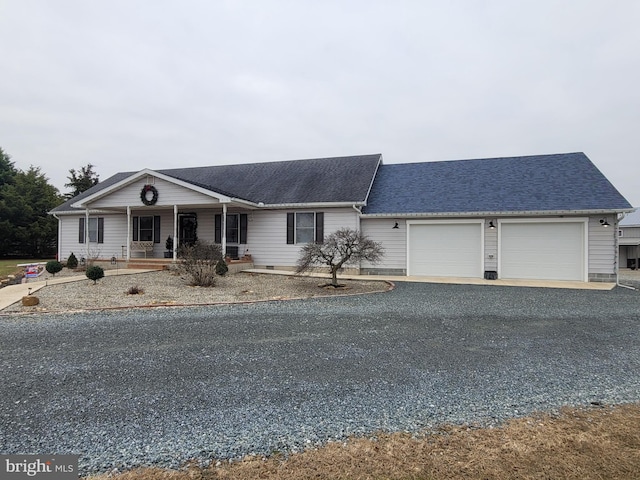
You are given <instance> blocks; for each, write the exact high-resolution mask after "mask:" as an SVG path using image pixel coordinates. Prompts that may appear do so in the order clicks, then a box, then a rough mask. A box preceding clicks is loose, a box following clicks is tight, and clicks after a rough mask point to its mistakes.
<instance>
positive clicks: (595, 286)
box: [0, 268, 616, 310]
mask: <svg viewBox="0 0 640 480" xmlns="http://www.w3.org/2000/svg"><path fill="white" fill-rule="evenodd" d="M151 271H155V270H143V269H134V268H131V269H122V270H105V272H104V274H105V276H111V275H132V274H135V273H145V272H151ZM244 272H248V273H265V274H270V275H294V272H291V271H286V270H266V269H260V268H252V269H249V270H244ZM305 276H310V277H318V278H329V275H327V274H324V273H308V274H305ZM338 278H340V279H342V280H367V281H376V280H377V281H389V282H417V283H446V284H457V285H493V286H502V287H541V288H571V289H580V290H611V289H613V287H615V286H616V285H615V283H600V282H567V281H553V280H484V279H482V278H457V277H417V276H413V277H406V276H395V275H339V276H338ZM81 280H88V279H87V277H86V276H85V275H77V276H73V277H57V278H56V277H48V278H46V279H43V280H37V279H36V280H34V279H30V280H29V282H28V283H21V284H18V285H9V286H8V287H4V288H0V310H2V309H4V308H7V307H8V306H9V305H13V304H14V303H16V302H19V301H20V300H21V299H22V297H24V296H25V295H29V293H35V292H37V291H38V290H40V289H41V288H42V287H45V286H47V285H55V284H58V283H68V282H78V281H81Z"/></svg>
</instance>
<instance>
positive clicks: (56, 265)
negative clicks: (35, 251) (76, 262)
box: [44, 260, 62, 277]
mask: <svg viewBox="0 0 640 480" xmlns="http://www.w3.org/2000/svg"><path fill="white" fill-rule="evenodd" d="M44 268H45V270H46V271H47V272H49V273H51V274H52V275H53V276H54V277H55V276H56V273H58V272H60V271H61V270H62V264H61V263H60V262H59V261H57V260H51V261H49V262H47V264H46V265H45V266H44Z"/></svg>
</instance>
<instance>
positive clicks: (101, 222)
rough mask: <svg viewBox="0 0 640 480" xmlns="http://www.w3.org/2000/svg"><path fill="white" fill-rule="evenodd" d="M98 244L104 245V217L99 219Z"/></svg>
mask: <svg viewBox="0 0 640 480" xmlns="http://www.w3.org/2000/svg"><path fill="white" fill-rule="evenodd" d="M98 243H104V217H98Z"/></svg>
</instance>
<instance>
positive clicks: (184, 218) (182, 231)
mask: <svg viewBox="0 0 640 480" xmlns="http://www.w3.org/2000/svg"><path fill="white" fill-rule="evenodd" d="M179 219H180V220H179V231H178V238H179V239H180V246H182V245H193V244H194V243H196V241H197V240H198V219H197V217H196V214H195V213H184V214H181V215H180V217H179Z"/></svg>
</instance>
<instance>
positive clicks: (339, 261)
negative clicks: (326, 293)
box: [296, 228, 384, 287]
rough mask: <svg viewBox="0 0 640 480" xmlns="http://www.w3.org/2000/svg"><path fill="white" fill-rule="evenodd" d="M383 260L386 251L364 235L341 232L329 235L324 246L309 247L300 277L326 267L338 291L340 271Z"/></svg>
mask: <svg viewBox="0 0 640 480" xmlns="http://www.w3.org/2000/svg"><path fill="white" fill-rule="evenodd" d="M383 256H384V248H383V247H382V245H381V244H380V243H377V242H374V241H373V240H371V239H370V238H368V237H367V236H366V235H363V234H362V233H361V232H358V231H356V230H352V229H350V228H341V229H340V230H337V231H335V232H333V233H332V234H330V235H329V236H328V237H327V238H326V239H325V240H324V243H307V244H306V245H304V246H303V247H302V249H301V250H300V257H299V258H298V262H297V268H296V272H297V273H302V272H304V271H307V270H310V269H311V268H313V267H315V266H317V265H327V266H328V267H329V271H330V272H331V285H332V286H334V287H338V286H339V284H338V271H339V270H340V269H341V268H342V267H343V266H344V265H345V264H349V263H356V262H360V261H362V260H366V261H368V262H371V263H374V264H375V263H378V262H379V261H380V260H381V259H382V257H383Z"/></svg>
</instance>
